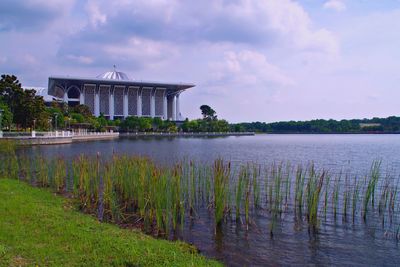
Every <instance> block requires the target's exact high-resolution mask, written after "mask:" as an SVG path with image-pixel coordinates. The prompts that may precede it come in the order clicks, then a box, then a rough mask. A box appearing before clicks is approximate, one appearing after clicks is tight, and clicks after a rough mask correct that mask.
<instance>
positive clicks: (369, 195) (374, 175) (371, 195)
mask: <svg viewBox="0 0 400 267" xmlns="http://www.w3.org/2000/svg"><path fill="white" fill-rule="evenodd" d="M380 167H381V161H375V162H373V164H372V167H371V171H370V175H369V177H368V178H369V180H368V185H367V189H366V190H365V193H364V201H363V220H364V222H365V221H366V220H367V214H368V207H369V204H370V203H371V206H372V208H373V207H374V202H375V188H376V185H377V184H378V180H379V176H380Z"/></svg>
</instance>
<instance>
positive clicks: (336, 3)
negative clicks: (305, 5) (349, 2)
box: [324, 0, 346, 12]
mask: <svg viewBox="0 0 400 267" xmlns="http://www.w3.org/2000/svg"><path fill="white" fill-rule="evenodd" d="M324 8H325V9H333V10H335V11H338V12H340V11H344V10H346V4H345V3H344V2H343V1H341V0H329V1H327V2H325V4H324Z"/></svg>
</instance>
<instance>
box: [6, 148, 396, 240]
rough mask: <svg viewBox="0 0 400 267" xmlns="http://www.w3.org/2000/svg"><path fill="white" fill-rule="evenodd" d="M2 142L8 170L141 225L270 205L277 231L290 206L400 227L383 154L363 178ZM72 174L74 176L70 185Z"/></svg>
mask: <svg viewBox="0 0 400 267" xmlns="http://www.w3.org/2000/svg"><path fill="white" fill-rule="evenodd" d="M0 149H1V151H2V153H1V154H0V159H1V161H0V166H1V169H0V177H2V178H4V177H13V178H19V179H24V180H26V181H27V182H31V181H33V182H32V183H33V184H34V185H37V186H39V187H51V188H52V189H53V190H54V191H55V192H58V193H69V194H70V195H72V196H73V199H74V201H75V202H76V205H77V207H78V208H79V209H80V210H82V211H83V212H86V213H89V214H92V215H94V216H96V217H97V218H98V219H99V220H101V221H106V222H113V223H117V224H121V225H133V226H136V227H140V228H142V229H143V230H144V231H146V232H151V233H153V234H155V235H159V236H165V237H170V236H171V235H173V234H175V233H177V232H178V231H179V230H182V229H183V226H184V224H185V220H187V219H189V220H191V222H193V223H195V222H196V220H197V219H198V218H199V215H198V211H199V210H200V209H205V211H208V213H209V215H210V217H212V218H213V220H214V225H215V226H214V227H215V232H217V230H218V229H219V228H220V227H221V226H222V224H223V223H224V222H226V221H228V219H229V218H232V217H234V218H235V220H236V221H237V222H241V221H242V216H243V217H244V221H243V222H242V223H243V224H245V225H246V229H247V230H249V226H250V225H252V223H253V222H255V221H256V220H253V218H252V217H256V216H258V215H260V214H261V215H262V213H264V214H265V213H269V215H270V216H268V218H269V220H270V221H269V224H267V225H269V227H268V229H266V230H267V231H269V233H270V235H271V237H273V235H274V231H275V229H276V225H277V223H284V222H285V220H286V218H287V217H286V214H288V215H290V214H294V215H295V219H296V220H297V221H299V222H303V221H304V222H306V223H307V224H308V226H309V229H313V230H318V229H319V225H320V216H321V215H322V214H323V216H324V219H325V221H327V220H332V221H334V222H335V223H336V222H337V217H338V216H339V214H342V223H343V224H346V223H347V221H349V220H348V219H349V218H350V216H351V221H352V223H353V224H354V223H355V222H356V216H357V214H361V219H362V220H363V221H364V222H366V221H367V218H369V217H373V216H375V215H376V214H377V215H378V216H380V217H378V218H379V220H381V225H382V227H383V228H385V229H389V228H390V229H391V231H393V236H398V234H399V233H398V231H399V228H398V225H399V223H400V221H399V215H398V214H399V208H400V205H399V201H398V183H399V182H398V181H399V179H397V181H396V179H394V177H395V176H394V175H393V174H390V173H389V174H388V175H386V177H385V178H382V174H381V171H380V168H381V162H380V161H375V162H373V163H372V166H371V169H370V171H369V173H367V174H366V175H365V176H364V179H360V176H357V175H350V174H342V173H337V174H330V173H329V172H328V171H327V170H324V169H318V168H316V167H315V165H314V164H313V163H309V164H308V165H301V164H299V165H297V166H296V167H295V168H292V166H291V165H290V163H283V162H278V163H276V162H274V163H272V164H270V165H257V164H255V163H247V164H242V165H238V166H236V167H232V165H231V162H229V161H224V160H222V159H217V160H215V161H214V162H213V163H212V164H204V163H199V162H194V161H191V160H187V159H185V160H183V161H181V162H177V163H176V164H175V165H173V166H159V165H156V164H155V163H154V162H152V161H151V160H149V159H147V158H145V157H135V156H126V155H118V154H113V155H112V157H111V158H102V157H101V156H100V155H98V156H96V157H89V156H85V155H80V156H78V157H76V158H75V159H73V160H72V162H71V163H70V164H69V165H68V164H67V162H68V161H67V160H66V159H65V158H62V157H55V158H53V159H48V158H45V157H43V156H41V155H32V156H30V157H27V156H25V155H17V154H16V153H15V146H14V145H13V144H8V143H7V144H5V146H2V147H0ZM67 174H68V175H69V176H70V179H71V183H72V185H71V186H69V188H70V190H71V191H69V192H67V190H69V189H68V188H67V186H66V185H67V179H68V178H67ZM343 177H344V179H343ZM343 180H344V181H343ZM264 197H265V199H264ZM339 209H340V212H341V213H339ZM350 210H351V211H350ZM233 213H234V216H233V215H232V214H233ZM200 219H201V218H200ZM217 228H218V229H217ZM314 232H318V231H314Z"/></svg>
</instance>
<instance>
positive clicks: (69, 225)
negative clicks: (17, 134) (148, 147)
mask: <svg viewBox="0 0 400 267" xmlns="http://www.w3.org/2000/svg"><path fill="white" fill-rule="evenodd" d="M69 201H70V200H68V199H65V198H63V197H59V196H55V195H54V194H52V193H50V192H49V191H47V190H45V189H38V188H34V187H31V186H29V185H28V184H25V183H22V182H19V181H17V180H9V179H0V266H10V265H11V266H34V265H39V266H78V265H79V266H82V265H90V266H100V265H101V266H105V265H112V266H155V265H163V266H209V265H218V263H217V262H214V261H209V260H206V259H205V258H204V257H202V256H200V255H198V254H197V253H196V252H195V249H194V248H192V247H190V246H189V245H187V244H185V243H182V242H169V241H165V240H157V239H154V238H152V237H149V236H146V235H144V234H142V233H141V232H139V231H134V230H124V229H120V228H118V227H117V226H114V225H110V224H106V223H99V222H98V221H97V220H96V219H95V218H93V217H92V216H88V215H84V214H82V213H80V212H78V211H75V210H74V208H73V207H72V205H70V202H69Z"/></svg>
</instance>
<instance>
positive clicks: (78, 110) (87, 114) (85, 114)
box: [70, 105, 92, 118]
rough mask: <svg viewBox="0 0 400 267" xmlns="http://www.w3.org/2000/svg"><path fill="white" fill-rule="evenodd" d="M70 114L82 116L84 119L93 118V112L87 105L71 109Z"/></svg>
mask: <svg viewBox="0 0 400 267" xmlns="http://www.w3.org/2000/svg"><path fill="white" fill-rule="evenodd" d="M70 112H72V113H78V114H82V115H83V117H85V118H89V117H92V111H91V110H90V108H89V107H88V106H86V105H77V106H75V107H73V108H71V109H70Z"/></svg>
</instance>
